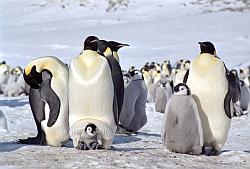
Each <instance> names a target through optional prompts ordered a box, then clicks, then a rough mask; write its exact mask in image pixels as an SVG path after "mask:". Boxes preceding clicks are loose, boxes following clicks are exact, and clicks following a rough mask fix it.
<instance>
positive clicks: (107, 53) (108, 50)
mask: <svg viewBox="0 0 250 169" xmlns="http://www.w3.org/2000/svg"><path fill="white" fill-rule="evenodd" d="M103 54H104V56H105V57H109V56H112V55H113V53H112V50H111V49H110V48H107V49H106V50H105V52H104V53H103Z"/></svg>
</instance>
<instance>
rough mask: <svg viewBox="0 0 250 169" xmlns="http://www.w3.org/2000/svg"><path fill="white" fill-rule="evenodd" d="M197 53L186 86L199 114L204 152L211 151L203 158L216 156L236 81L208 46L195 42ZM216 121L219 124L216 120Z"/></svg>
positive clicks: (225, 130)
mask: <svg viewBox="0 0 250 169" xmlns="http://www.w3.org/2000/svg"><path fill="white" fill-rule="evenodd" d="M199 44H200V49H201V52H200V54H199V55H198V57H196V58H195V59H194V60H193V61H192V62H191V65H190V69H189V71H188V72H187V74H188V75H187V85H188V86H189V88H190V90H191V93H192V95H193V98H194V99H195V101H196V103H197V105H198V110H199V113H200V117H201V121H202V125H203V133H204V149H203V150H205V147H212V150H211V151H210V152H208V153H207V155H218V154H220V152H221V150H222V148H223V146H224V144H225V142H226V139H227V135H228V131H229V128H230V124H231V118H232V113H233V104H232V102H235V101H236V100H237V99H238V98H239V94H238V93H239V90H238V89H237V81H236V80H237V79H236V78H235V76H232V75H233V73H231V72H229V71H228V70H227V68H226V67H225V64H224V63H223V61H222V60H220V59H219V58H218V57H217V56H216V51H215V47H214V45H213V44H212V43H211V42H199ZM218 119H219V120H218Z"/></svg>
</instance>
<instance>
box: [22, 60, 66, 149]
mask: <svg viewBox="0 0 250 169" xmlns="http://www.w3.org/2000/svg"><path fill="white" fill-rule="evenodd" d="M23 76H24V80H25V81H26V83H27V84H28V85H29V86H30V91H29V102H30V107H31V111H32V113H33V117H34V120H35V123H36V126H37V132H38V134H37V136H36V137H30V138H27V139H20V140H19V143H21V144H41V145H51V146H62V145H63V144H64V143H66V142H67V140H68V138H69V134H68V133H69V124H68V123H69V122H68V120H69V119H68V68H67V67H66V66H65V64H64V63H63V62H62V61H60V60H59V59H58V58H56V57H52V56H47V57H40V58H37V59H35V60H33V61H31V62H30V63H29V64H28V65H27V66H26V67H25V69H24V75H23Z"/></svg>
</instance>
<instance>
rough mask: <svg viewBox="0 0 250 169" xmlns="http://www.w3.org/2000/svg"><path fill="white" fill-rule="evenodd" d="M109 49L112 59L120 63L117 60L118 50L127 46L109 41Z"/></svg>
mask: <svg viewBox="0 0 250 169" xmlns="http://www.w3.org/2000/svg"><path fill="white" fill-rule="evenodd" d="M108 44H109V48H110V49H111V51H112V54H113V57H114V58H115V59H116V60H117V62H118V63H120V59H119V55H118V53H117V52H118V50H119V49H120V48H122V47H125V46H129V45H128V44H124V43H119V42H115V41H109V42H108Z"/></svg>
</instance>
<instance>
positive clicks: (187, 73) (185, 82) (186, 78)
mask: <svg viewBox="0 0 250 169" xmlns="http://www.w3.org/2000/svg"><path fill="white" fill-rule="evenodd" d="M188 76H189V69H188V70H187V72H186V73H185V76H184V78H183V83H184V84H187V80H188Z"/></svg>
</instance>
